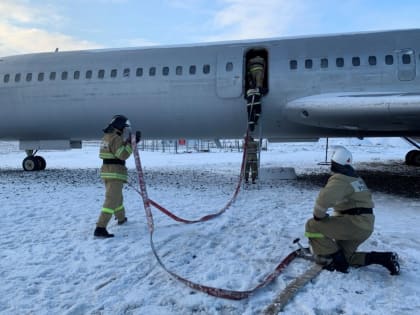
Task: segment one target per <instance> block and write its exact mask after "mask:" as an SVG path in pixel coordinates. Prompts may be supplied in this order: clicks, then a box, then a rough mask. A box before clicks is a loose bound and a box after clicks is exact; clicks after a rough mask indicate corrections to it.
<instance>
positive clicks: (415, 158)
mask: <svg viewBox="0 0 420 315" xmlns="http://www.w3.org/2000/svg"><path fill="white" fill-rule="evenodd" d="M410 162H411V165H414V166H420V150H416V151H415V152H414V153H413V154H412V155H411V157H410Z"/></svg>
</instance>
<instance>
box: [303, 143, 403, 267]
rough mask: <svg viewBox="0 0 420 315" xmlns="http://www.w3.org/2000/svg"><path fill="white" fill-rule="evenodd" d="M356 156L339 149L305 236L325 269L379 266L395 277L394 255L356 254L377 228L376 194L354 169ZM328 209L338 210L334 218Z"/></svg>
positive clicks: (396, 260)
mask: <svg viewBox="0 0 420 315" xmlns="http://www.w3.org/2000/svg"><path fill="white" fill-rule="evenodd" d="M352 160H353V158H352V155H351V153H350V152H349V151H348V150H347V149H346V148H344V147H338V148H337V149H336V150H335V152H334V153H333V155H332V157H331V171H332V173H333V174H332V176H331V177H330V178H329V179H328V182H327V184H326V186H325V187H324V188H323V189H322V190H321V191H320V193H319V195H318V198H317V200H316V203H315V207H314V211H313V218H312V219H310V220H308V221H307V223H306V228H305V236H306V237H308V238H309V244H310V247H311V251H312V253H313V254H314V255H315V257H316V259H318V262H319V263H321V264H325V267H324V268H325V269H327V270H330V271H333V270H337V271H340V272H347V268H348V267H349V265H350V266H355V267H361V266H367V265H371V264H379V265H382V266H384V267H385V268H387V269H388V270H389V272H390V274H391V275H397V274H399V271H400V266H399V263H398V255H397V254H396V253H394V252H356V250H357V248H358V247H359V245H360V244H362V243H363V242H364V241H366V240H367V239H368V238H369V236H370V235H371V234H372V232H373V229H374V221H375V217H374V214H373V210H372V208H373V207H374V204H373V201H372V195H371V192H370V190H369V189H368V188H367V186H366V184H365V182H364V181H363V180H362V179H361V178H360V177H359V176H358V175H357V174H356V172H355V170H354V169H353V167H352V166H351V164H352ZM328 208H334V212H333V214H332V216H329V215H328V214H327V210H328Z"/></svg>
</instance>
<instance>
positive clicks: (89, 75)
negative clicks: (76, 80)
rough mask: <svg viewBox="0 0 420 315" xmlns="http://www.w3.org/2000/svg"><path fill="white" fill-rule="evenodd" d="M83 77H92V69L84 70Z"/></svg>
mask: <svg viewBox="0 0 420 315" xmlns="http://www.w3.org/2000/svg"><path fill="white" fill-rule="evenodd" d="M85 78H86V79H92V70H88V71H86V74H85Z"/></svg>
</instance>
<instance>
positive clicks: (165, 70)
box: [162, 67, 169, 76]
mask: <svg viewBox="0 0 420 315" xmlns="http://www.w3.org/2000/svg"><path fill="white" fill-rule="evenodd" d="M162 74H163V75H164V76H167V75H169V67H163V68H162Z"/></svg>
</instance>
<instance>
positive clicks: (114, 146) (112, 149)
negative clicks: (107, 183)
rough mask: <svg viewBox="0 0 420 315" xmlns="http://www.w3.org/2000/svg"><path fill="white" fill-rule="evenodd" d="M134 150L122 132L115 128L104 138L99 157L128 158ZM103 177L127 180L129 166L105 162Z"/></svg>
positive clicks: (102, 169)
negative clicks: (125, 140)
mask: <svg viewBox="0 0 420 315" xmlns="http://www.w3.org/2000/svg"><path fill="white" fill-rule="evenodd" d="M132 152H133V150H132V149H131V145H130V144H126V143H125V142H124V139H123V137H122V135H121V132H120V131H118V130H116V129H115V130H114V131H112V132H111V133H106V134H105V135H104V137H103V138H102V142H101V147H100V151H99V157H100V158H101V159H103V160H106V159H111V160H112V159H118V160H122V161H125V160H127V159H128V158H129V157H130V155H131V153H132ZM101 178H103V179H116V180H122V181H124V182H126V181H127V178H128V176H127V168H126V167H125V165H121V164H103V165H102V167H101Z"/></svg>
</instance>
